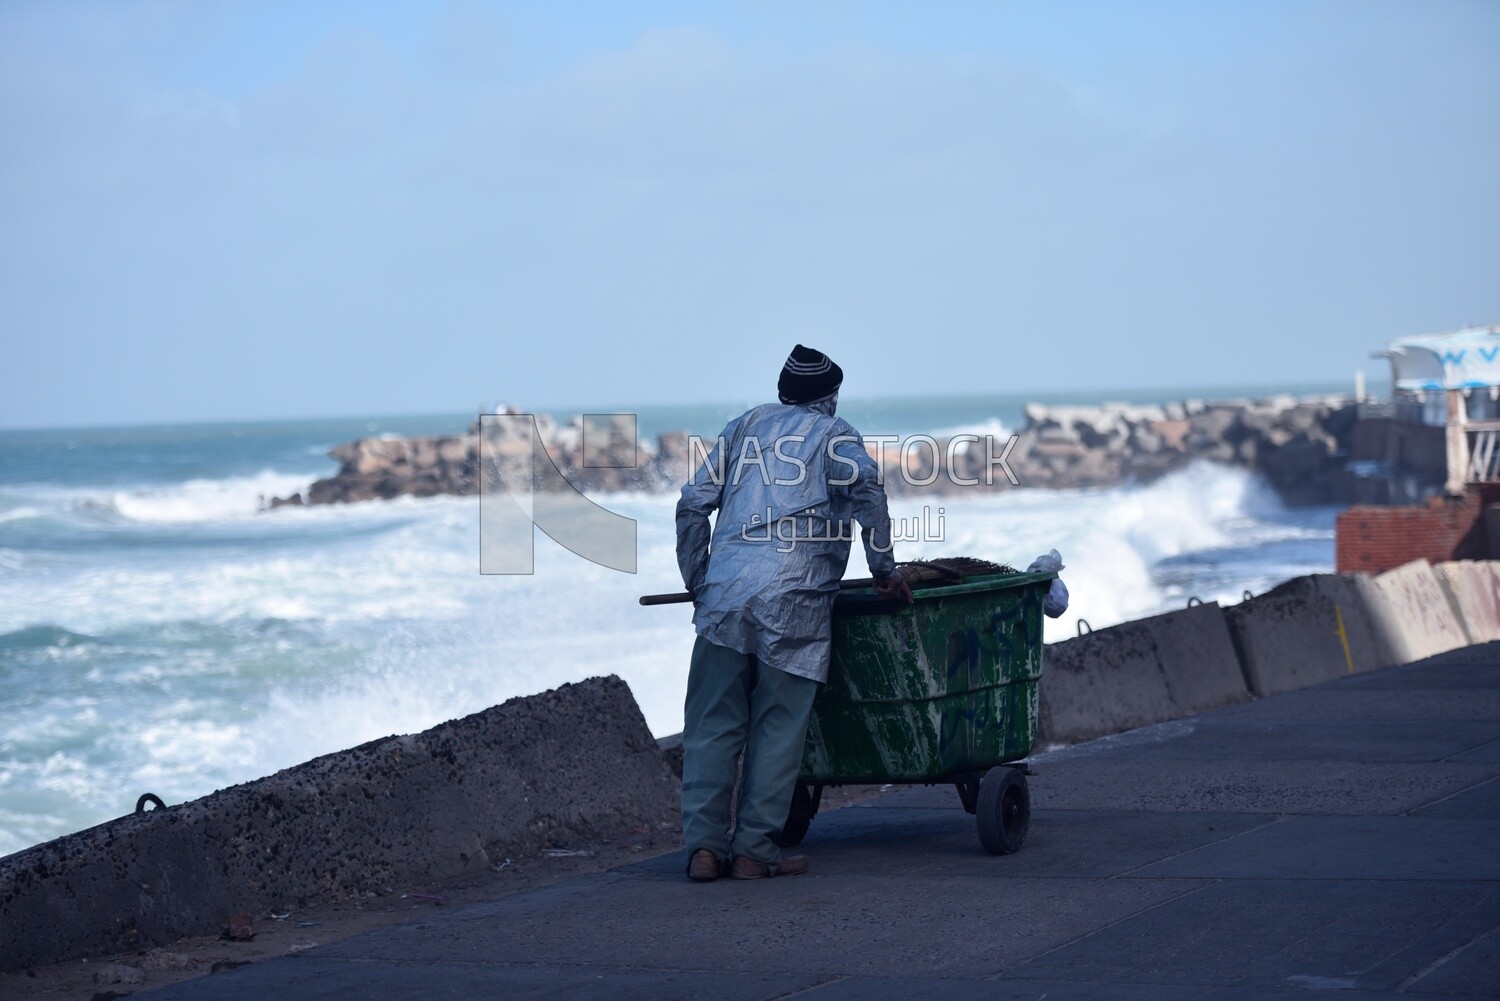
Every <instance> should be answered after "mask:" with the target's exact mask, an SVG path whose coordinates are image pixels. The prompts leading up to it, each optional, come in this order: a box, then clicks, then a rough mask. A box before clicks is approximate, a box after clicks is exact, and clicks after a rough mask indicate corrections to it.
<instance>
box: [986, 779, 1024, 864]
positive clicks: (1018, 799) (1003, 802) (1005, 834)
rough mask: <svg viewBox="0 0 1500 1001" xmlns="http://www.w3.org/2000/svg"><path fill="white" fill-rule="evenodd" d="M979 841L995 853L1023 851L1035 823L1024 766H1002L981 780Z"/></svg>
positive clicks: (992, 853)
mask: <svg viewBox="0 0 1500 1001" xmlns="http://www.w3.org/2000/svg"><path fill="white" fill-rule="evenodd" d="M977 819H978V821H979V843H980V844H982V845H984V847H985V850H986V851H988V852H989V853H990V854H991V855H1010V854H1011V853H1013V852H1018V851H1020V850H1021V845H1022V844H1024V843H1025V841H1026V829H1027V828H1028V827H1030V826H1031V791H1030V790H1029V789H1027V788H1026V776H1025V775H1023V774H1022V773H1021V771H1020V769H1017V768H1006V767H1004V766H1000V767H997V768H991V769H990V770H989V771H988V772H985V775H984V780H983V781H982V782H980V783H979V809H978V813H977Z"/></svg>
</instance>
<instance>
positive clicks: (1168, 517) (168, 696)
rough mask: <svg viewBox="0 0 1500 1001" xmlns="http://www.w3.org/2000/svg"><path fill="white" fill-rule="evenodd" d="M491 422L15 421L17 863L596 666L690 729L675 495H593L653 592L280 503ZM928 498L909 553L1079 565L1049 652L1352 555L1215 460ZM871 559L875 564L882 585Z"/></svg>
mask: <svg viewBox="0 0 1500 1001" xmlns="http://www.w3.org/2000/svg"><path fill="white" fill-rule="evenodd" d="M1316 388H1318V389H1320V390H1326V389H1327V387H1316ZM1173 395H1174V396H1175V395H1176V394H1173ZM1182 395H1203V394H1182ZM1220 395H1222V394H1220ZM1111 398H1117V399H1132V398H1133V399H1135V400H1137V401H1146V400H1150V399H1161V398H1167V397H1166V396H1164V395H1162V394H1156V395H1150V394H1145V395H1142V394H1136V395H1135V396H1134V397H1131V396H1129V395H1128V394H1111ZM747 402H749V401H747ZM1020 402H1021V401H1020V400H1019V399H1004V398H994V397H987V398H986V397H970V398H956V399H927V400H885V401H858V400H851V401H848V402H846V403H845V404H844V405H843V406H842V408H841V414H843V415H844V416H847V417H849V418H850V420H851V421H853V422H854V424H855V426H856V427H859V428H860V429H861V430H862V431H865V432H866V433H869V434H877V433H895V434H908V433H915V432H921V431H926V432H942V433H953V432H956V431H958V430H977V431H980V432H981V433H984V432H987V433H1006V429H1007V428H1013V427H1015V426H1017V423H1018V421H1019V420H1020ZM595 409H609V408H595ZM613 409H626V408H613ZM740 409H741V407H740V405H739V404H738V403H724V404H717V405H708V406H700V407H674V408H665V407H658V408H641V409H640V410H639V411H638V413H639V414H640V428H641V433H642V435H643V436H650V435H653V434H655V433H657V432H659V431H662V430H668V429H673V428H680V429H683V430H689V431H693V432H695V433H701V434H704V435H714V434H717V433H718V431H719V429H720V427H721V426H722V424H723V422H724V421H725V420H726V419H727V418H728V417H731V416H733V415H734V414H735V413H737V412H738V411H739V410H740ZM470 419H471V418H470V417H469V416H466V415H459V414H454V415H439V416H433V417H426V418H372V419H365V420H341V421H333V420H324V421H298V422H277V423H251V424H234V425H230V424H222V425H192V426H160V427H127V428H108V429H90V430H77V429H74V430H46V431H5V432H0V854H5V853H9V852H12V851H16V850H18V849H21V848H24V847H26V846H28V845H31V844H35V843H37V842H39V841H43V840H46V839H49V838H52V837H55V836H57V835H59V834H63V833H66V832H68V831H73V830H78V829H80V828H83V827H86V826H89V825H91V824H95V823H98V822H101V821H103V820H107V819H109V818H112V817H116V816H120V815H121V814H123V813H127V812H129V810H130V809H132V807H133V805H134V803H135V800H136V797H137V796H139V795H140V794H141V793H144V792H153V793H156V794H157V795H159V796H161V797H162V798H163V799H164V800H165V801H166V802H168V803H174V802H180V801H182V800H184V799H188V798H192V797H196V796H201V795H204V794H206V793H208V792H211V791H213V790H214V789H217V788H221V787H223V786H225V785H228V784H232V783H235V782H240V781H244V780H247V779H252V778H256V777H258V776H262V775H266V774H268V773H270V772H273V771H275V770H277V769H279V768H283V767H286V766H288V765H292V764H296V763H297V762H300V761H304V760H306V759H308V758H311V757H314V756H316V755H319V754H324V753H327V752H329V751H334V750H338V749H340V748H344V747H349V746H352V745H354V744H358V743H360V742H363V741H366V740H370V739H373V738H376V737H381V736H384V735H387V734H392V733H405V732H412V731H417V730H421V729H424V728H426V727H429V726H432V725H433V724H435V723H438V722H441V721H443V720H446V719H451V718H453V717H456V716H461V715H464V714H467V713H472V712H476V711H478V710H481V709H484V708H485V707H487V706H491V705H494V704H496V703H498V702H501V701H504V700H505V699H507V698H510V697H512V696H516V695H526V694H531V693H535V692H539V691H542V690H544V689H547V688H551V687H554V686H556V685H560V684H563V683H565V682H569V681H576V680H579V679H582V678H585V677H589V676H593V675H602V674H617V675H619V676H620V677H622V678H624V679H625V680H626V682H628V683H629V685H630V687H631V690H632V691H633V692H634V693H635V696H636V699H637V700H638V701H639V703H640V705H641V709H642V711H643V712H644V713H645V716H646V720H647V723H648V724H649V725H650V727H651V729H652V731H653V732H655V733H657V734H658V735H661V734H667V733H672V732H674V731H676V730H678V729H680V726H681V721H682V696H683V686H684V682H685V679H686V674H687V662H688V654H689V651H690V648H691V646H692V641H693V631H692V626H691V623H690V615H689V610H688V608H687V606H683V605H675V606H662V607H650V608H646V607H641V606H640V605H639V604H637V602H636V598H637V597H638V596H639V595H641V594H647V593H653V592H663V591H677V590H680V589H681V587H682V582H681V579H680V578H679V576H678V571H677V565H676V560H675V555H674V534H673V519H672V514H673V505H674V503H675V496H674V495H672V494H662V495H647V494H626V495H616V496H611V497H605V498H597V499H599V500H600V501H601V503H604V504H606V505H607V506H608V507H610V508H612V509H613V510H616V511H618V512H620V513H622V514H625V515H627V516H629V517H631V518H634V519H636V521H637V522H638V533H639V535H638V538H639V557H638V558H639V572H638V573H637V574H635V575H629V574H623V573H619V572H616V571H612V570H607V569H604V568H601V567H597V566H594V565H592V564H589V563H587V562H585V561H583V560H581V559H579V558H578V557H576V556H573V555H572V554H569V553H567V552H564V551H563V550H561V549H560V548H558V547H557V546H555V545H554V544H553V543H551V542H550V541H549V540H547V539H545V538H544V537H540V536H539V537H538V541H537V548H536V572H535V573H534V574H533V575H531V576H526V577H505V576H481V575H480V574H479V572H478V565H479V545H478V506H477V500H476V499H475V498H472V497H469V498H460V497H436V498H429V499H423V500H416V499H412V498H402V499H399V500H394V501H377V502H368V503H361V504H351V505H333V506H326V507H302V508H298V507H291V508H281V509H278V510H276V511H264V510H262V504H263V501H264V499H266V498H269V497H272V496H285V495H287V494H290V493H292V492H293V491H296V490H303V489H305V488H306V486H307V485H308V484H309V483H310V482H311V481H312V480H313V479H315V478H317V477H320V476H326V475H329V474H330V473H332V472H333V470H334V468H335V464H334V463H333V462H332V461H331V460H329V459H328V458H327V451H328V449H329V448H330V447H331V446H333V445H334V444H337V443H338V442H341V441H345V440H349V439H352V438H355V437H361V436H368V435H376V434H436V433H452V432H457V431H461V430H462V429H463V428H464V427H465V426H466V425H467V423H468V422H469V420H470ZM924 507H927V508H928V511H927V519H928V523H929V524H932V522H933V518H934V516H935V515H936V514H937V513H938V512H937V508H938V507H941V508H942V511H941V515H942V528H943V538H942V539H941V540H938V541H928V542H924V543H922V544H920V545H914V546H906V547H901V546H898V549H897V554H896V555H897V558H898V559H909V558H916V557H919V556H920V557H935V556H943V555H960V554H963V555H977V556H981V557H985V558H988V559H992V560H996V561H1003V562H1009V563H1011V564H1013V565H1017V566H1021V567H1024V566H1025V565H1026V564H1027V563H1029V562H1030V561H1031V560H1032V559H1033V558H1034V557H1036V556H1037V555H1039V554H1041V553H1043V552H1046V551H1047V550H1049V549H1052V548H1056V549H1058V550H1060V551H1061V553H1062V556H1063V559H1064V562H1065V563H1066V564H1067V569H1066V570H1065V571H1064V574H1063V576H1064V579H1065V580H1066V582H1067V584H1068V587H1069V589H1070V591H1071V592H1072V607H1071V609H1070V610H1069V612H1068V614H1067V615H1066V616H1064V617H1063V618H1061V619H1058V620H1055V621H1051V622H1049V623H1048V626H1047V629H1048V632H1047V637H1048V639H1049V641H1055V640H1059V639H1064V638H1066V637H1068V636H1072V635H1074V634H1075V632H1076V630H1077V628H1078V619H1079V618H1080V617H1081V618H1084V619H1087V620H1088V622H1089V624H1090V625H1092V626H1094V627H1096V628H1097V627H1102V626H1107V625H1110V624H1112V623H1116V622H1120V621H1123V620H1126V619H1129V618H1134V617H1137V616H1141V615H1147V614H1151V613H1155V612H1159V611H1163V610H1166V609H1170V608H1175V607H1180V606H1181V605H1183V604H1184V603H1185V602H1186V601H1187V599H1188V598H1190V597H1193V596H1197V597H1199V598H1202V599H1203V600H1205V601H1210V600H1218V601H1220V602H1223V603H1232V602H1235V601H1239V600H1240V599H1241V596H1242V594H1243V593H1244V592H1245V591H1247V590H1248V591H1251V592H1259V591H1262V590H1265V589H1266V588H1268V587H1270V586H1272V585H1274V584H1275V583H1278V582H1279V581H1281V580H1284V579H1286V578H1287V577H1290V576H1294V575H1296V574H1302V573H1310V572H1317V571H1326V570H1329V569H1331V565H1332V561H1333V517H1334V512H1333V510H1332V509H1298V510H1289V509H1287V508H1286V507H1284V506H1283V505H1282V504H1281V503H1280V501H1279V500H1278V499H1277V497H1276V496H1275V494H1274V493H1273V492H1272V491H1271V490H1270V489H1269V488H1268V487H1267V486H1266V485H1265V484H1264V483H1262V482H1261V481H1260V480H1258V479H1257V478H1256V477H1254V476H1252V475H1251V474H1249V473H1247V472H1244V471H1242V470H1236V469H1229V468H1225V467H1222V466H1214V465H1208V464H1200V465H1196V466H1193V467H1190V468H1188V469H1186V470H1183V471H1181V472H1178V473H1176V474H1173V475H1171V476H1168V477H1166V478H1164V479H1162V480H1159V481H1157V482H1155V483H1153V484H1150V485H1145V486H1139V485H1127V486H1120V487H1114V488H1109V489H1092V490H1069V491H1045V490H1005V491H1001V492H997V493H992V494H984V495H978V494H971V495H961V496H952V497H942V498H936V497H922V498H915V499H914V498H898V499H897V500H896V501H895V502H893V505H892V515H893V516H895V517H897V518H911V519H915V518H920V517H922V516H923V510H922V509H923V508H924ZM857 550H858V547H856V553H855V555H854V556H853V558H852V559H851V563H850V571H849V573H850V576H863V575H864V573H865V569H864V566H863V561H862V557H861V556H860V555H859V553H858V551H857Z"/></svg>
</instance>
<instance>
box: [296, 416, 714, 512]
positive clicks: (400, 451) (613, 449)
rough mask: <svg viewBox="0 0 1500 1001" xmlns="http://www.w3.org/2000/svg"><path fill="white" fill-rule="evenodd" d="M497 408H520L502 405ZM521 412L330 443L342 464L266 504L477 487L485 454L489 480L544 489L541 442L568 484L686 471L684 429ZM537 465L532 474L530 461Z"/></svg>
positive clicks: (615, 485) (648, 486)
mask: <svg viewBox="0 0 1500 1001" xmlns="http://www.w3.org/2000/svg"><path fill="white" fill-rule="evenodd" d="M498 414H499V415H500V416H510V417H516V416H520V415H521V411H519V410H517V409H515V408H513V407H502V408H500V409H499V410H498ZM526 424H527V422H526V421H524V420H522V421H488V422H484V423H483V425H482V424H481V421H479V420H476V421H474V422H473V423H472V424H470V425H469V429H468V430H467V431H466V432H464V433H463V434H458V435H445V436H435V437H426V438H395V437H381V438H361V439H359V440H357V441H351V442H345V443H344V444H342V445H339V446H337V447H335V448H333V449H331V450H330V451H329V453H328V455H329V457H330V458H332V459H334V460H336V461H337V462H338V464H339V468H338V472H336V473H334V474H333V475H332V476H329V477H327V478H325V479H321V480H318V481H316V482H315V483H313V484H312V486H310V487H309V488H308V489H307V491H306V492H298V493H295V494H292V495H291V496H290V497H276V498H273V499H272V500H271V501H270V503H269V505H268V506H269V507H272V508H276V507H282V506H284V505H288V504H292V505H299V504H339V503H347V502H351V501H363V500H389V499H392V498H395V497H406V496H411V497H435V496H437V495H439V494H456V495H466V494H477V493H479V491H480V483H481V479H480V474H481V471H482V467H481V461H480V460H481V456H482V455H483V457H485V458H487V459H488V460H489V461H490V466H489V468H488V470H485V472H486V473H487V475H490V476H492V477H494V478H495V479H494V481H493V482H508V483H525V482H528V481H534V482H535V483H536V484H537V486H538V487H539V488H540V489H544V490H545V489H549V488H560V487H561V486H562V484H561V483H560V482H559V481H558V480H557V478H556V477H554V476H550V475H547V473H548V470H547V469H546V465H545V464H542V463H540V458H541V456H540V455H539V454H534V453H533V448H534V447H536V448H539V449H541V450H542V451H544V452H545V453H546V457H547V458H548V459H550V460H551V465H552V466H553V467H554V468H555V469H556V470H557V471H558V472H559V473H561V474H562V476H563V477H564V478H565V479H566V480H567V481H568V482H569V483H572V484H573V485H574V486H576V487H578V488H579V489H582V490H590V491H603V492H608V491H615V490H645V491H651V492H659V491H662V490H666V489H676V488H677V486H679V485H680V484H681V482H682V481H683V479H684V478H685V476H686V473H685V471H686V469H687V463H688V436H687V434H686V433H673V434H664V435H660V436H658V437H657V439H656V441H655V442H654V443H646V442H637V441H636V439H635V435H634V425H633V423H632V422H631V421H630V420H629V419H628V418H627V417H622V416H620V415H615V414H607V415H589V416H587V417H576V418H574V419H573V420H571V421H569V422H568V423H567V424H565V425H558V424H557V423H556V422H555V421H553V420H552V419H551V418H550V417H548V416H546V415H545V414H539V415H537V416H536V425H535V428H536V431H535V438H534V439H533V435H532V432H531V431H530V430H529V428H527V427H526ZM534 465H538V466H539V467H540V469H539V473H540V475H538V476H535V477H534V476H533V466H534Z"/></svg>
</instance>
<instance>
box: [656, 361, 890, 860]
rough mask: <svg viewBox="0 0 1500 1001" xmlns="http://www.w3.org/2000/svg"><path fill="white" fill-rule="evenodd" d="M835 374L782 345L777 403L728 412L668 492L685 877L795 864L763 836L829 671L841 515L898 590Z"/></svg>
mask: <svg viewBox="0 0 1500 1001" xmlns="http://www.w3.org/2000/svg"><path fill="white" fill-rule="evenodd" d="M843 378H844V373H843V370H842V369H840V368H839V367H838V366H837V365H835V364H834V363H833V361H832V360H830V359H829V358H828V356H827V355H825V354H823V353H822V352H821V351H815V350H813V349H812V348H806V347H803V346H802V345H800V344H799V345H797V346H796V347H795V348H793V349H792V354H791V357H789V358H788V359H787V361H786V365H785V366H784V367H783V368H782V370H781V378H780V380H779V382H778V384H777V389H778V391H779V396H780V400H781V402H780V403H779V404H767V405H765V406H760V407H756V408H755V409H753V410H750V411H748V412H746V413H744V414H741V415H740V416H739V417H737V418H735V419H734V420H733V421H730V423H729V425H728V426H727V427H726V428H725V429H724V433H723V435H722V436H721V437H720V439H719V441H718V443H717V445H716V446H715V448H714V449H713V451H712V452H711V453H710V455H709V457H708V461H707V463H705V464H704V466H703V468H701V469H699V470H698V471H697V472H696V473H694V474H693V476H692V478H691V479H690V480H689V481H688V483H687V485H686V486H684V487H683V488H682V499H681V500H679V501H678V503H677V562H678V566H679V567H680V568H681V570H682V579H683V582H684V583H685V584H686V585H687V588H688V591H689V592H691V593H692V595H693V605H694V611H693V623H694V625H695V626H696V627H697V630H698V640H697V643H696V645H695V646H694V647H693V660H692V666H691V669H690V671H689V674H688V688H687V702H686V706H685V718H684V721H683V735H682V747H683V764H682V832H683V837H684V839H685V840H686V842H687V847H688V876H689V878H691V879H693V880H697V881H699V882H703V881H707V880H711V879H716V878H717V877H718V876H720V875H722V874H723V872H724V869H725V867H726V866H728V868H729V875H731V876H732V877H734V878H735V879H760V878H763V877H766V876H778V875H779V876H791V875H796V874H798V873H803V872H806V871H807V868H808V864H807V858H806V857H805V856H801V855H795V856H790V857H785V856H783V855H782V854H781V849H780V848H778V847H777V846H776V845H775V844H774V843H773V842H772V841H771V838H772V836H773V835H775V834H776V833H777V832H778V831H780V830H781V828H782V825H784V824H785V823H786V818H787V812H788V810H789V808H790V806H791V798H792V793H793V790H794V788H795V784H796V780H797V770H798V767H799V766H800V764H801V762H802V747H803V743H804V742H805V741H806V739H807V723H808V719H809V717H810V716H811V713H812V703H813V696H814V695H816V694H817V690H818V685H819V684H821V683H822V682H824V681H825V680H826V679H827V677H828V657H829V650H830V641H831V636H832V610H833V598H834V595H835V594H836V593H837V592H838V582H839V580H840V579H841V578H842V577H843V575H844V567H845V565H846V564H847V563H848V561H849V543H850V540H851V539H852V538H853V531H852V526H851V524H850V519H851V517H852V518H854V519H857V520H858V521H859V523H860V526H861V528H862V530H863V531H862V539H863V542H864V547H865V558H866V560H867V561H868V563H869V567H870V575H871V576H872V577H874V578H875V580H876V590H877V591H878V592H879V593H880V594H881V595H882V596H884V597H888V598H894V597H896V596H898V595H899V596H904V597H905V598H906V599H907V600H908V601H910V600H911V590H910V588H909V587H907V585H906V582H905V580H904V579H903V578H902V577H901V576H900V575H899V574H897V573H896V564H895V559H894V557H893V556H892V554H891V534H890V533H891V523H890V515H889V514H888V512H887V510H886V499H885V490H884V488H883V487H882V486H881V484H880V478H879V470H878V469H877V467H876V465H875V462H874V460H872V459H871V458H870V456H869V453H867V452H866V451H865V449H864V445H863V443H862V442H861V440H860V437H859V433H858V432H857V431H855V430H854V428H852V427H851V426H850V425H849V423H848V422H847V421H844V420H842V419H840V418H837V417H835V416H834V410H835V409H836V408H837V405H838V391H839V386H840V385H841V384H842V382H843ZM715 510H717V511H718V512H719V514H718V519H717V521H716V522H715V524H714V527H713V529H712V535H711V537H710V529H709V514H710V513H711V512H713V511H715ZM741 752H743V754H744V762H745V770H744V777H743V780H742V785H741V790H740V799H739V804H738V811H737V819H736V823H735V829H734V834H733V838H732V839H731V837H730V834H729V814H730V809H729V806H730V797H731V796H732V795H733V790H734V784H735V771H736V765H737V762H738V760H739V757H740V754H741ZM730 860H732V864H731V862H730Z"/></svg>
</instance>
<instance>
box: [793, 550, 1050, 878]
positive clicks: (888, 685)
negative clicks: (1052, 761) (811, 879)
mask: <svg viewBox="0 0 1500 1001" xmlns="http://www.w3.org/2000/svg"><path fill="white" fill-rule="evenodd" d="M1055 577H1056V574H1053V573H1014V572H1012V573H994V574H986V575H983V576H971V577H966V578H964V579H961V580H958V581H955V582H951V583H946V582H938V583H935V584H933V583H929V584H928V586H919V587H917V588H916V589H915V590H914V600H913V602H912V603H911V604H910V605H905V604H897V603H892V602H889V601H883V600H881V599H879V598H878V597H876V596H875V595H874V593H873V591H869V590H855V591H847V592H845V593H843V594H841V595H840V596H839V599H838V601H837V603H836V604H835V606H834V619H833V656H832V662H831V664H830V667H829V675H828V683H827V684H826V685H824V686H823V688H822V689H821V691H820V692H819V694H818V697H817V701H816V702H815V703H814V704H813V717H812V723H811V725H810V726H809V728H808V736H807V748H806V751H805V752H804V755H803V759H802V769H801V774H800V775H799V777H798V785H797V790H796V796H795V797H794V800H793V803H792V810H791V814H790V816H789V817H788V820H787V824H786V827H785V828H784V830H783V832H782V835H781V837H780V839H779V840H780V842H781V844H783V845H793V844H796V843H798V842H799V841H801V840H802V837H803V835H805V834H806V832H807V828H808V825H809V824H810V823H811V821H812V818H813V817H814V816H815V815H816V813H817V807H818V802H819V800H820V799H821V796H822V790H823V788H824V787H825V786H830V785H846V784H860V783H881V784H885V783H923V784H929V785H935V784H952V785H954V786H956V787H957V788H958V792H959V796H960V798H961V799H962V802H963V804H964V807H965V808H966V809H967V810H968V811H969V812H970V813H974V814H975V815H976V819H977V821H978V824H979V835H980V841H981V842H982V843H983V844H984V846H985V847H986V848H987V849H989V850H990V851H991V852H995V853H997V854H1008V853H1010V852H1013V851H1016V850H1018V849H1019V848H1020V846H1021V843H1022V842H1023V841H1024V840H1025V836H1026V828H1027V826H1028V824H1029V820H1030V813H1031V800H1030V792H1029V790H1028V788H1027V785H1026V769H1025V766H1024V765H1019V766H1017V765H1016V764H1014V763H1016V762H1019V761H1020V760H1021V759H1022V758H1025V757H1026V755H1028V754H1030V753H1031V748H1032V745H1033V744H1034V743H1035V742H1036V731H1037V681H1038V679H1039V678H1040V677H1041V673H1042V609H1043V603H1044V601H1045V599H1046V596H1047V589H1048V588H1049V586H1050V585H1051V583H1052V580H1053V579H1054V578H1055Z"/></svg>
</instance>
